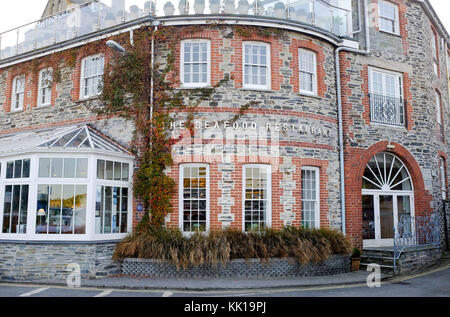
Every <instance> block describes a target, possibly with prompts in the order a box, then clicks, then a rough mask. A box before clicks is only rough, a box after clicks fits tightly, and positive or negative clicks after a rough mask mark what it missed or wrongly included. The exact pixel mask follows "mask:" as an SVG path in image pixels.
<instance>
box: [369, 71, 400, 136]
mask: <svg viewBox="0 0 450 317" xmlns="http://www.w3.org/2000/svg"><path fill="white" fill-rule="evenodd" d="M368 72H369V77H368V81H369V82H368V90H369V94H376V95H379V94H378V92H375V91H374V87H373V85H374V79H373V76H374V75H373V73H374V72H376V73H381V74H382V85H383V89H382V90H383V92H382V93H383V94H382V95H381V96H382V97H391V98H397V99H400V100H401V103H402V105H403V111H404V116H405V117H404V122H403V124H402V125H394V124H389V123H381V122H377V121H372V119H370V124H375V125H382V126H388V127H396V128H405V127H406V124H407V112H406V111H407V109H406V103H405V98H404V79H403V73H401V72H396V71H391V70H386V69H382V68H376V67H369V68H368ZM386 75H389V76H394V77H395V82H396V85H395V88H394V89H395V95H394V96H389V95H388V94H387V92H386V82H385V76H386ZM369 99H370V98H369ZM369 110H370V113H372V101H371V100H369ZM397 111H398V110H397Z"/></svg>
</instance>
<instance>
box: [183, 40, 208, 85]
mask: <svg viewBox="0 0 450 317" xmlns="http://www.w3.org/2000/svg"><path fill="white" fill-rule="evenodd" d="M180 47H181V52H180V81H181V86H182V88H202V87H208V86H211V41H210V40H207V39H188V40H182V41H181V45H180ZM197 50H198V51H197ZM196 57H197V58H196ZM205 68H206V69H205ZM187 70H188V71H187Z"/></svg>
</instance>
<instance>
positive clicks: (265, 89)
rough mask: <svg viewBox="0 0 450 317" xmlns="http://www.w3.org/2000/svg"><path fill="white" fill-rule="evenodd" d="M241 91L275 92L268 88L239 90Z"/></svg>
mask: <svg viewBox="0 0 450 317" xmlns="http://www.w3.org/2000/svg"><path fill="white" fill-rule="evenodd" d="M239 90H241V91H253V92H275V90H273V89H268V88H244V87H242V88H239Z"/></svg>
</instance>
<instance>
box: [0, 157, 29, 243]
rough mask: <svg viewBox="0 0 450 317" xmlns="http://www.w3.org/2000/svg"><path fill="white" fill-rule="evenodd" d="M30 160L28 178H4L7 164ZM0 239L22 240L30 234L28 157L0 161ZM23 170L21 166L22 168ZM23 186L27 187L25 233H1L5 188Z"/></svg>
mask: <svg viewBox="0 0 450 317" xmlns="http://www.w3.org/2000/svg"><path fill="white" fill-rule="evenodd" d="M28 159H29V160H30V174H29V176H28V177H21V178H6V173H7V163H8V162H11V161H17V160H22V161H23V160H28ZM0 167H1V168H0V237H2V238H3V237H6V238H11V239H23V238H24V237H26V236H27V235H28V234H29V233H30V202H31V201H32V196H31V192H32V178H31V173H32V159H31V156H29V155H23V156H19V157H7V158H4V159H0ZM22 170H23V166H22ZM9 185H11V186H15V185H19V186H23V185H28V202H27V207H28V208H27V209H28V210H27V221H26V232H25V233H3V220H4V206H5V192H6V186H9Z"/></svg>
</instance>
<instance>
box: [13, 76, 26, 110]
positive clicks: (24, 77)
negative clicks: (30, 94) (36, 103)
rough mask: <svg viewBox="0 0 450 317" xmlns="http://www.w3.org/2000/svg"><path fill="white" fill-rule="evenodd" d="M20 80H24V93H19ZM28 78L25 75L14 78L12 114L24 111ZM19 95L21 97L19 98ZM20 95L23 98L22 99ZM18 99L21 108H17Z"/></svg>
mask: <svg viewBox="0 0 450 317" xmlns="http://www.w3.org/2000/svg"><path fill="white" fill-rule="evenodd" d="M19 78H23V91H21V92H17V81H18V79H19ZM26 80H27V77H26V75H25V74H21V75H17V76H15V77H14V78H13V81H12V85H13V87H12V96H11V109H10V112H20V111H23V110H24V105H25V86H26ZM18 95H19V96H18ZM20 95H22V98H21V99H20ZM17 98H19V103H20V104H19V107H18V108H16V107H15V105H16V103H17Z"/></svg>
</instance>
